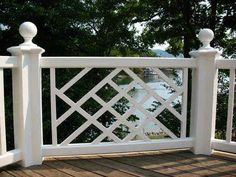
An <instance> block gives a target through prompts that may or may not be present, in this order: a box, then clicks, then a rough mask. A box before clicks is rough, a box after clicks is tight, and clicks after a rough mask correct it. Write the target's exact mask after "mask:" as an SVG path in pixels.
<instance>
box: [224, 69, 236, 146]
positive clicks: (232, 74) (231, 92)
mask: <svg viewBox="0 0 236 177" xmlns="http://www.w3.org/2000/svg"><path fill="white" fill-rule="evenodd" d="M234 82H235V69H230V80H229V97H228V112H227V127H226V141H228V142H231V139H232V128H233V117H234V90H235V84H234ZM235 148H236V147H235Z"/></svg>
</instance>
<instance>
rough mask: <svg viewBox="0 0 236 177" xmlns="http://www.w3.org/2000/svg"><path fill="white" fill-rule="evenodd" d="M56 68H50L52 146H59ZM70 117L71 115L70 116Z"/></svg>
mask: <svg viewBox="0 0 236 177" xmlns="http://www.w3.org/2000/svg"><path fill="white" fill-rule="evenodd" d="M55 72H56V71H55V68H50V93H51V129H52V144H53V145H57V109H56V93H55V89H56V74H55ZM68 116H69V115H68Z"/></svg>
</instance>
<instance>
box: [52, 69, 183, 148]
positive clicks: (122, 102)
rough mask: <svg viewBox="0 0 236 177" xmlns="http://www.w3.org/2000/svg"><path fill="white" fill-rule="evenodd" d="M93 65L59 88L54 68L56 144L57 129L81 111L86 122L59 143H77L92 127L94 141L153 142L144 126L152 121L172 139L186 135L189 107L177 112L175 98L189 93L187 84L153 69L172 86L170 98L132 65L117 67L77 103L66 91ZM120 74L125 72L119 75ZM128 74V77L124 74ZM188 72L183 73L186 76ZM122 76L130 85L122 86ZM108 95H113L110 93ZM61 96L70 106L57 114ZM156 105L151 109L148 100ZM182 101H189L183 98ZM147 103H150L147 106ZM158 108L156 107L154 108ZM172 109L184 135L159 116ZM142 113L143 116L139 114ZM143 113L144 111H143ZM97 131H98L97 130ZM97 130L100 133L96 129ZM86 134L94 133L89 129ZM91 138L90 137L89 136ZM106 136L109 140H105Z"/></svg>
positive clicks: (92, 141)
mask: <svg viewBox="0 0 236 177" xmlns="http://www.w3.org/2000/svg"><path fill="white" fill-rule="evenodd" d="M91 69H92V68H84V69H83V70H82V71H80V72H79V73H78V74H77V75H76V76H74V77H73V78H72V79H71V80H70V81H69V82H67V83H66V84H65V85H64V86H63V87H61V88H60V89H58V88H56V84H55V83H53V81H54V82H55V80H56V79H55V76H56V75H55V72H56V70H55V69H54V68H51V98H52V99H51V107H52V137H53V144H59V143H58V140H57V133H58V132H57V128H58V127H59V126H60V125H61V124H62V123H63V122H64V121H66V120H67V118H69V117H70V116H71V115H72V114H73V113H75V112H77V113H79V114H80V115H81V116H83V117H84V118H85V119H86V121H84V122H83V124H82V125H80V126H79V127H78V128H76V130H75V131H73V133H71V134H70V135H69V136H67V137H66V138H65V139H64V140H63V141H62V142H60V144H59V145H68V144H70V143H74V142H75V140H76V138H77V139H79V138H78V137H80V136H82V135H83V134H85V133H83V132H86V129H88V128H89V127H90V128H91V126H93V127H96V129H97V130H98V131H97V132H99V133H97V134H96V135H97V136H96V137H95V138H91V137H90V139H92V140H91V142H89V143H93V144H98V143H104V142H114V143H125V142H129V141H135V140H139V141H140V140H142V141H153V140H152V138H150V137H149V136H148V134H147V133H145V131H144V128H145V127H147V126H148V125H149V124H153V126H154V125H155V126H158V127H159V129H160V130H162V131H163V132H164V134H165V135H166V136H168V137H169V138H172V139H175V138H178V137H185V134H186V132H185V130H186V111H185V110H186V109H182V110H184V111H182V112H181V113H180V112H178V111H176V109H175V108H174V107H173V105H172V104H173V101H174V100H176V99H177V98H178V97H180V96H184V95H186V93H184V92H185V88H186V87H187V83H182V85H180V86H179V85H176V83H175V82H173V80H172V79H171V78H169V77H168V76H167V74H165V72H163V71H162V70H160V69H158V68H152V72H155V74H156V75H157V76H158V77H159V78H160V79H162V80H163V81H165V83H166V84H167V85H168V87H171V88H172V91H173V92H172V94H171V95H170V96H169V98H168V99H164V98H162V97H161V96H160V95H159V94H158V92H155V91H154V90H153V88H151V87H150V86H149V85H148V84H147V83H145V81H143V79H141V78H140V77H139V75H138V74H136V73H135V72H134V70H132V69H129V68H116V69H114V70H113V71H111V72H110V73H109V74H108V75H107V76H106V77H105V78H104V79H102V80H101V81H100V82H99V83H98V84H97V85H96V86H95V87H93V88H92V89H91V90H90V91H88V93H87V94H85V95H84V96H83V97H82V98H81V99H79V100H78V101H77V102H74V101H72V100H71V99H70V98H69V97H68V96H66V95H65V92H66V91H67V90H68V89H69V88H70V87H72V86H73V85H74V84H75V83H76V82H78V81H79V80H80V79H81V78H82V77H83V76H85V75H86V74H87V73H88V72H89V71H90V70H91ZM120 73H123V75H121V76H119V74H120ZM124 73H125V76H124ZM184 74H185V73H183V75H184ZM122 77H125V79H127V78H128V79H127V80H128V82H127V83H126V85H125V86H124V85H123V86H122V85H119V83H118V82H120V81H119V79H120V80H122ZM137 86H138V87H140V88H142V89H143V90H144V92H145V94H143V96H142V97H140V98H139V99H135V98H134V97H133V96H132V94H130V93H131V92H132V91H134V90H135V87H137ZM106 94H109V95H107V96H106ZM54 97H59V98H60V99H61V100H63V101H64V102H65V103H66V104H67V105H69V106H70V108H69V109H68V110H67V111H65V112H64V113H63V114H62V115H60V116H59V117H57V115H56V114H55V113H54V111H56V110H57V106H56V105H57V104H56V99H53V98H54ZM150 100H152V102H151V103H152V104H151V106H150V107H149V108H147V105H146V102H150ZM182 100H186V99H184V98H182ZM145 105H146V106H145ZM186 106H187V105H186V103H185V102H183V101H182V107H185V108H186ZM154 108H155V109H154ZM164 110H168V111H169V112H170V113H171V114H172V115H173V116H175V118H176V119H177V120H178V121H180V123H181V134H180V135H179V136H178V135H176V133H173V131H171V130H170V129H169V128H167V126H165V125H164V124H163V122H161V121H160V120H158V119H157V117H158V116H159V115H160V114H161V113H162V112H163V111H164ZM136 112H140V113H141V114H142V119H141V120H140V118H139V117H138V116H137V115H136V114H135V113H136ZM139 115H140V114H139ZM94 132H95V131H94ZM95 133H96V132H95ZM86 136H90V134H89V131H87V132H86ZM88 139H89V138H88ZM104 139H106V141H104Z"/></svg>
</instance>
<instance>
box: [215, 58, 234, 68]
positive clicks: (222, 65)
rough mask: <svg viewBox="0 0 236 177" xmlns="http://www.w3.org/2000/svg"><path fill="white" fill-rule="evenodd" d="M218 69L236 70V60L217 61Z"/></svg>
mask: <svg viewBox="0 0 236 177" xmlns="http://www.w3.org/2000/svg"><path fill="white" fill-rule="evenodd" d="M216 67H217V68H219V69H236V59H220V60H216Z"/></svg>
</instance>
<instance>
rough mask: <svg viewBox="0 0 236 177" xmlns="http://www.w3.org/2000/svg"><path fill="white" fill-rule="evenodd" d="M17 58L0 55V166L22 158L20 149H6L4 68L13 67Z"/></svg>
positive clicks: (15, 65)
mask: <svg viewBox="0 0 236 177" xmlns="http://www.w3.org/2000/svg"><path fill="white" fill-rule="evenodd" d="M16 67H17V60H16V58H15V57H9V56H0V166H5V165H8V164H11V163H14V162H17V161H20V160H21V159H22V157H21V150H20V149H19V148H17V147H16V149H14V150H10V151H8V150H7V143H6V122H5V96H4V91H5V90H4V68H9V69H13V70H14V69H15V68H16Z"/></svg>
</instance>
